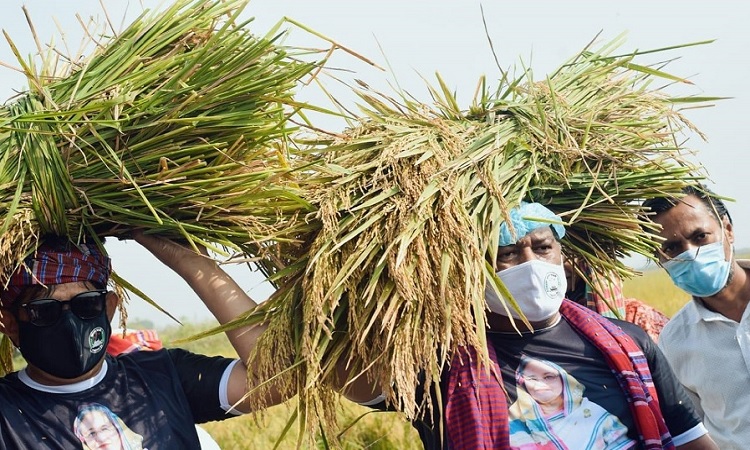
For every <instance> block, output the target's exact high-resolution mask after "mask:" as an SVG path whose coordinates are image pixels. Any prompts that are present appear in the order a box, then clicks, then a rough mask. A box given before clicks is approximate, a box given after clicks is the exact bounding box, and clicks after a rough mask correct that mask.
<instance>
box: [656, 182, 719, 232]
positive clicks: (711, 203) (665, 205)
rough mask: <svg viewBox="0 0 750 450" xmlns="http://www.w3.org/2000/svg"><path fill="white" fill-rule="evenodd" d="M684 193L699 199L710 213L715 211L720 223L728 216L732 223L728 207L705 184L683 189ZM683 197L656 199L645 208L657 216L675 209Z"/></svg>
mask: <svg viewBox="0 0 750 450" xmlns="http://www.w3.org/2000/svg"><path fill="white" fill-rule="evenodd" d="M682 193H683V194H685V196H688V195H694V196H695V197H697V198H699V199H700V200H701V201H702V202H703V204H704V205H706V208H708V210H709V211H714V212H716V214H717V218H718V220H719V222H721V219H722V218H723V217H724V216H727V219H729V223H732V216H730V215H729V211H727V207H726V205H725V204H724V202H723V201H722V200H721V199H720V198H719V197H717V196H716V194H715V193H714V192H713V191H711V189H709V188H708V187H706V186H705V185H703V184H697V185H692V184H691V185H688V186H685V187H684V188H683V189H682ZM681 198H682V197H680V198H678V197H654V198H650V199H648V200H646V201H645V202H643V207H644V208H648V209H649V210H650V211H651V212H653V213H655V214H657V215H658V214H661V213H663V212H665V211H668V210H670V209H671V208H673V207H674V206H675V205H677V203H678V202H679V201H680V199H681Z"/></svg>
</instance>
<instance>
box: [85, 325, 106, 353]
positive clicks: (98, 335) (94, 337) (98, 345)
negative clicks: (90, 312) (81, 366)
mask: <svg viewBox="0 0 750 450" xmlns="http://www.w3.org/2000/svg"><path fill="white" fill-rule="evenodd" d="M104 341H105V339H104V328H102V327H96V328H94V329H93V330H91V333H89V348H90V349H91V353H99V352H100V351H102V349H104Z"/></svg>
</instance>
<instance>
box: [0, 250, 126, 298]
mask: <svg viewBox="0 0 750 450" xmlns="http://www.w3.org/2000/svg"><path fill="white" fill-rule="evenodd" d="M111 271H112V266H111V263H110V260H109V258H108V257H107V256H106V255H105V254H103V253H102V252H101V251H99V249H98V248H96V246H95V245H86V244H79V245H78V246H75V245H73V244H72V243H71V242H70V241H68V240H67V238H63V237H54V238H48V239H46V240H45V241H44V242H43V243H42V244H41V245H40V246H39V247H38V248H37V250H36V251H35V252H34V253H33V254H32V255H30V256H29V257H28V258H26V259H25V260H24V263H23V265H22V266H21V267H19V268H18V270H16V271H15V272H14V273H13V274H12V275H11V277H10V280H8V285H7V286H4V289H3V290H2V292H0V299H2V303H3V306H9V305H11V304H13V303H14V302H15V301H16V298H17V297H18V295H19V294H20V293H21V291H22V290H23V288H25V287H26V286H31V285H35V284H38V285H51V284H63V283H73V282H77V281H92V282H95V283H98V284H99V285H100V286H106V285H107V280H108V279H109V274H110V272H111Z"/></svg>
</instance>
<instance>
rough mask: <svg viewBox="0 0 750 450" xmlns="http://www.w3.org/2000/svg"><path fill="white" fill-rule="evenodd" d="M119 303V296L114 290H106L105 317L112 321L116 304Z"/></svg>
mask: <svg viewBox="0 0 750 450" xmlns="http://www.w3.org/2000/svg"><path fill="white" fill-rule="evenodd" d="M119 304H120V296H119V295H117V293H116V292H114V291H109V292H107V303H106V305H107V318H108V319H109V320H110V321H112V319H113V318H114V317H115V311H117V305H119Z"/></svg>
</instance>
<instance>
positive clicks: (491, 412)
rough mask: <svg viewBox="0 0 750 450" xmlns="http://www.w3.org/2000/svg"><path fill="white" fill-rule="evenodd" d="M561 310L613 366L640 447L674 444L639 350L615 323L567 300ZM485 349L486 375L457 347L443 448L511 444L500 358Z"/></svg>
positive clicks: (653, 449) (469, 353) (505, 446)
mask: <svg viewBox="0 0 750 450" xmlns="http://www.w3.org/2000/svg"><path fill="white" fill-rule="evenodd" d="M560 312H561V313H562V315H563V316H564V317H565V319H567V321H568V322H569V323H570V324H571V326H572V327H573V329H575V330H576V331H577V332H578V333H580V334H581V335H582V336H584V337H585V338H586V339H588V340H589V341H590V342H591V343H592V344H594V346H596V347H597V348H598V349H599V351H600V352H601V353H602V355H603V356H604V358H605V360H606V362H607V364H608V365H609V366H610V367H611V368H612V371H613V372H614V374H615V377H616V378H617V381H618V382H619V383H620V386H621V387H622V390H623V392H624V393H625V396H626V397H627V399H628V403H629V405H630V410H631V412H632V414H633V418H634V421H635V425H636V428H637V430H638V433H639V439H640V441H641V444H642V445H643V448H645V449H647V450H656V449H674V444H673V443H672V437H671V436H670V434H669V430H667V425H666V423H665V422H664V418H663V417H662V414H661V410H660V409H659V401H658V398H657V395H656V390H655V388H654V383H653V380H652V378H651V372H650V371H649V369H648V364H647V362H646V358H645V356H644V355H643V352H642V351H641V349H640V348H639V347H638V346H637V345H636V344H635V343H634V342H633V341H632V339H630V337H629V336H628V335H627V334H625V333H624V332H623V331H622V330H621V329H620V328H619V327H618V326H616V325H615V324H613V323H611V322H610V321H609V320H607V319H605V318H604V317H602V316H600V315H598V314H596V313H594V312H592V311H590V310H588V309H587V308H585V307H583V306H580V305H578V304H576V303H574V302H571V301H568V300H566V301H564V302H563V305H562V307H561V308H560ZM488 350H489V356H490V360H491V361H492V363H493V364H492V367H491V369H492V371H491V373H490V374H488V373H487V371H486V370H484V368H479V367H477V364H476V361H477V358H476V354H475V353H474V352H473V351H467V350H466V349H462V351H461V352H458V353H457V354H456V355H455V356H454V358H453V362H452V364H451V368H450V370H449V372H448V390H447V399H446V405H445V425H446V432H447V435H448V448H451V449H462V450H463V449H483V450H489V449H508V448H510V437H509V432H508V403H507V400H506V396H505V391H504V390H503V385H502V380H500V379H499V373H500V361H499V360H498V358H497V355H496V353H495V350H494V348H493V347H492V346H491V345H490V346H488ZM467 356H468V358H467ZM496 374H497V375H496ZM462 386H463V387H464V388H463V389H460V388H461V387H462ZM466 386H470V387H471V388H469V389H467V388H465V387H466ZM457 394H458V395H457Z"/></svg>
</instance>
